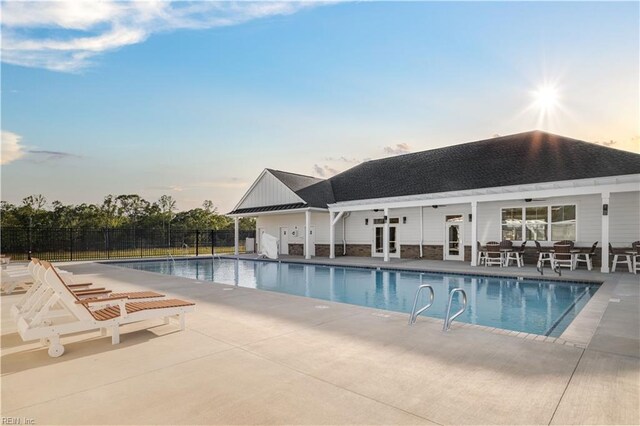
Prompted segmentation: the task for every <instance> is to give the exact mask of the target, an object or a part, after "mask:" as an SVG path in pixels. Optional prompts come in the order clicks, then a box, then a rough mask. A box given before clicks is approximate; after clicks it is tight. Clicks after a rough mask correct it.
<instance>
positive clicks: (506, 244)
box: [500, 240, 513, 250]
mask: <svg viewBox="0 0 640 426" xmlns="http://www.w3.org/2000/svg"><path fill="white" fill-rule="evenodd" d="M500 248H501V249H509V250H510V249H512V248H513V241H511V240H502V241H500Z"/></svg>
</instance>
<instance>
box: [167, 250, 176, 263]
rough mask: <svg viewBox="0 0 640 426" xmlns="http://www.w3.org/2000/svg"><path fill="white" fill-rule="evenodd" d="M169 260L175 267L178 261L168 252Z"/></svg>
mask: <svg viewBox="0 0 640 426" xmlns="http://www.w3.org/2000/svg"><path fill="white" fill-rule="evenodd" d="M167 260H171V261H172V262H173V266H176V259H174V257H173V255H172V254H171V253H169V252H167Z"/></svg>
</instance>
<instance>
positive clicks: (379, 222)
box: [373, 217, 400, 225]
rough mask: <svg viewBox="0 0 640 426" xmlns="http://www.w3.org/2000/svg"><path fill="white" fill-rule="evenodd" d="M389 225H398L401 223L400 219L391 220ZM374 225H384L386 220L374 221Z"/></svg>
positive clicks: (393, 218)
mask: <svg viewBox="0 0 640 426" xmlns="http://www.w3.org/2000/svg"><path fill="white" fill-rule="evenodd" d="M389 223H390V224H392V225H394V224H398V223H400V218H397V217H392V218H389ZM373 224H374V225H384V219H373Z"/></svg>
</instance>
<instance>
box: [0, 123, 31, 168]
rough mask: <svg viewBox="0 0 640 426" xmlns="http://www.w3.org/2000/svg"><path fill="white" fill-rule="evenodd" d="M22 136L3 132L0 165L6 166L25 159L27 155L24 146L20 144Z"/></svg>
mask: <svg viewBox="0 0 640 426" xmlns="http://www.w3.org/2000/svg"><path fill="white" fill-rule="evenodd" d="M21 140H22V136H20V135H17V134H15V133H13V132H8V131H6V130H2V133H1V142H2V150H1V151H0V152H1V155H0V164H2V165H5V164H9V163H12V162H14V161H16V160H19V159H20V158H22V157H24V156H25V155H26V153H27V151H26V149H25V147H24V145H21V144H20V141H21Z"/></svg>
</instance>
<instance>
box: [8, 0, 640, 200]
mask: <svg viewBox="0 0 640 426" xmlns="http://www.w3.org/2000/svg"><path fill="white" fill-rule="evenodd" d="M46 4H47V7H45V8H43V7H42V4H35V3H24V4H21V5H18V6H16V5H15V3H13V2H4V3H2V7H3V21H2V25H3V40H2V53H3V55H2V57H3V63H2V95H1V96H2V99H1V100H2V131H3V133H2V143H3V157H2V163H3V165H2V200H6V201H10V202H14V203H17V202H19V201H20V200H21V199H22V198H23V197H25V196H27V195H30V194H34V193H36V194H37V193H42V194H43V195H45V196H46V197H47V199H48V200H49V201H53V200H56V199H57V200H60V201H62V202H65V203H81V202H98V203H99V202H101V200H102V197H103V196H104V195H107V194H110V193H111V194H121V193H137V194H140V195H142V196H144V197H145V198H147V199H149V200H156V199H157V198H159V196H160V195H162V194H169V195H172V196H173V197H174V198H175V199H176V200H177V201H178V208H179V209H181V210H182V209H188V208H193V207H197V206H199V205H200V204H201V203H202V201H203V200H205V199H211V200H213V202H214V204H215V205H217V206H218V207H219V209H220V211H222V212H225V211H229V210H230V209H231V208H232V207H233V206H234V204H235V203H236V202H237V201H238V200H239V199H240V197H241V196H242V194H243V193H244V191H245V190H246V189H247V188H248V186H249V185H250V184H251V182H252V181H253V179H255V178H256V177H257V176H258V174H259V173H260V171H261V170H262V169H263V168H265V167H270V168H276V169H282V170H288V171H293V172H297V173H302V174H309V175H315V176H323V177H327V176H330V175H331V174H333V173H336V172H339V171H342V170H345V169H347V168H349V167H352V166H353V165H355V164H357V163H358V162H361V161H364V160H366V159H370V158H380V157H383V156H388V155H395V154H397V153H404V152H413V151H420V150H425V149H431V148H437V147H441V146H446V145H452V144H456V143H462V142H467V141H473V140H478V139H485V138H488V137H492V136H493V135H495V134H501V135H504V134H510V133H517V132H522V131H528V130H532V129H535V128H541V129H543V130H548V131H551V132H555V133H559V134H563V135H566V136H570V137H574V138H577V139H583V140H587V141H590V142H599V143H605V142H606V143H610V141H614V142H615V143H614V144H613V145H612V146H614V147H616V148H618V149H626V150H630V151H635V152H640V139H638V137H639V134H640V130H639V122H638V120H639V118H638V117H639V115H640V112H639V110H638V101H639V93H640V92H639V87H638V75H639V64H638V61H639V57H638V51H639V43H638V34H639V22H640V16H639V5H638V3H637V2H628V3H575V2H564V3H550V2H541V3H524V2H517V3H507V2H493V3H484V2H477V3H462V2H460V3H458V2H449V3H442V2H438V3H436V2H410V3H382V2H380V3H338V4H312V3H293V4H286V3H259V4H253V3H212V2H203V3H185V2H181V3H178V4H170V3H169V2H159V3H110V2H105V3H104V4H103V5H102V6H96V5H95V4H92V3H82V2H80V3H78V2H75V4H69V3H51V2H50V3H46ZM541 86H548V87H553V88H554V90H555V91H556V92H557V97H558V99H557V103H556V104H555V105H554V106H553V108H551V109H550V110H548V112H547V114H546V115H545V116H544V117H542V116H541V108H540V106H539V105H537V104H535V95H534V93H533V92H534V91H536V90H537V89H538V88H540V87H541ZM594 161H597V159H594Z"/></svg>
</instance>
